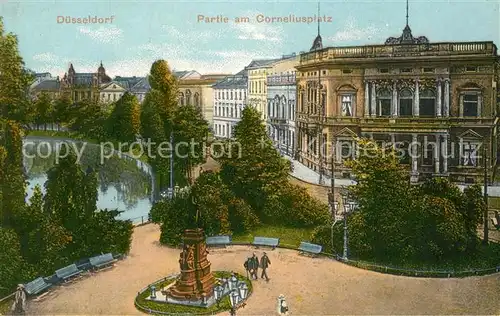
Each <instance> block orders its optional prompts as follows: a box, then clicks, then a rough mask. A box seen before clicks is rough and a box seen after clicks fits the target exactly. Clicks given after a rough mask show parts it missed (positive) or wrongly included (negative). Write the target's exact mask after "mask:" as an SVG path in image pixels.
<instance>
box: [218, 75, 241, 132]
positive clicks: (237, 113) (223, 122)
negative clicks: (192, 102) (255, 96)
mask: <svg viewBox="0 0 500 316" xmlns="http://www.w3.org/2000/svg"><path fill="white" fill-rule="evenodd" d="M247 87H248V77H247V72H246V70H242V71H240V72H238V73H237V74H236V75H234V76H233V75H232V76H227V77H225V78H224V79H222V80H221V81H219V82H217V83H216V84H214V85H213V86H212V89H213V100H214V101H213V104H214V108H213V118H214V122H213V131H214V136H216V137H223V138H232V137H233V130H234V126H235V125H236V124H237V123H238V122H239V121H240V119H241V112H242V111H243V108H244V107H245V105H246V101H247Z"/></svg>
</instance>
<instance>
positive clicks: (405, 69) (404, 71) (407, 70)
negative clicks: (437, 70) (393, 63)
mask: <svg viewBox="0 0 500 316" xmlns="http://www.w3.org/2000/svg"><path fill="white" fill-rule="evenodd" d="M412 71H413V69H411V68H403V69H401V72H402V73H409V72H412Z"/></svg>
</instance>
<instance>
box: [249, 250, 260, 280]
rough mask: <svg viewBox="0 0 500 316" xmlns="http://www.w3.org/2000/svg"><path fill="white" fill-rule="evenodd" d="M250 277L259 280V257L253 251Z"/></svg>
mask: <svg viewBox="0 0 500 316" xmlns="http://www.w3.org/2000/svg"><path fill="white" fill-rule="evenodd" d="M249 266H250V269H251V270H250V277H251V278H252V279H254V280H257V279H258V278H259V277H258V274H257V273H258V271H259V258H257V256H256V255H255V252H254V253H253V256H252V258H250V264H249Z"/></svg>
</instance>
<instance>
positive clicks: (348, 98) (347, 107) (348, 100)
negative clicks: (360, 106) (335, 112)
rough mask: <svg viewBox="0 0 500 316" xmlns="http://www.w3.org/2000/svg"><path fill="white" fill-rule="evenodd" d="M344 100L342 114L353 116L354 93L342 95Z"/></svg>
mask: <svg viewBox="0 0 500 316" xmlns="http://www.w3.org/2000/svg"><path fill="white" fill-rule="evenodd" d="M340 100H341V102H342V116H352V94H344V95H341V96H340Z"/></svg>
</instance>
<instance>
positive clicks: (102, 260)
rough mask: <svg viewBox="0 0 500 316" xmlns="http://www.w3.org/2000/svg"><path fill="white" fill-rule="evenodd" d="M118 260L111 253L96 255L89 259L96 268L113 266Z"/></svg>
mask: <svg viewBox="0 0 500 316" xmlns="http://www.w3.org/2000/svg"><path fill="white" fill-rule="evenodd" d="M116 261H117V260H116V259H115V258H113V255H112V254H111V253H106V254H103V255H99V256H95V257H92V258H90V259H89V262H90V265H91V266H92V268H93V269H94V270H100V269H103V268H108V267H112V266H113V263H115V262H116Z"/></svg>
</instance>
